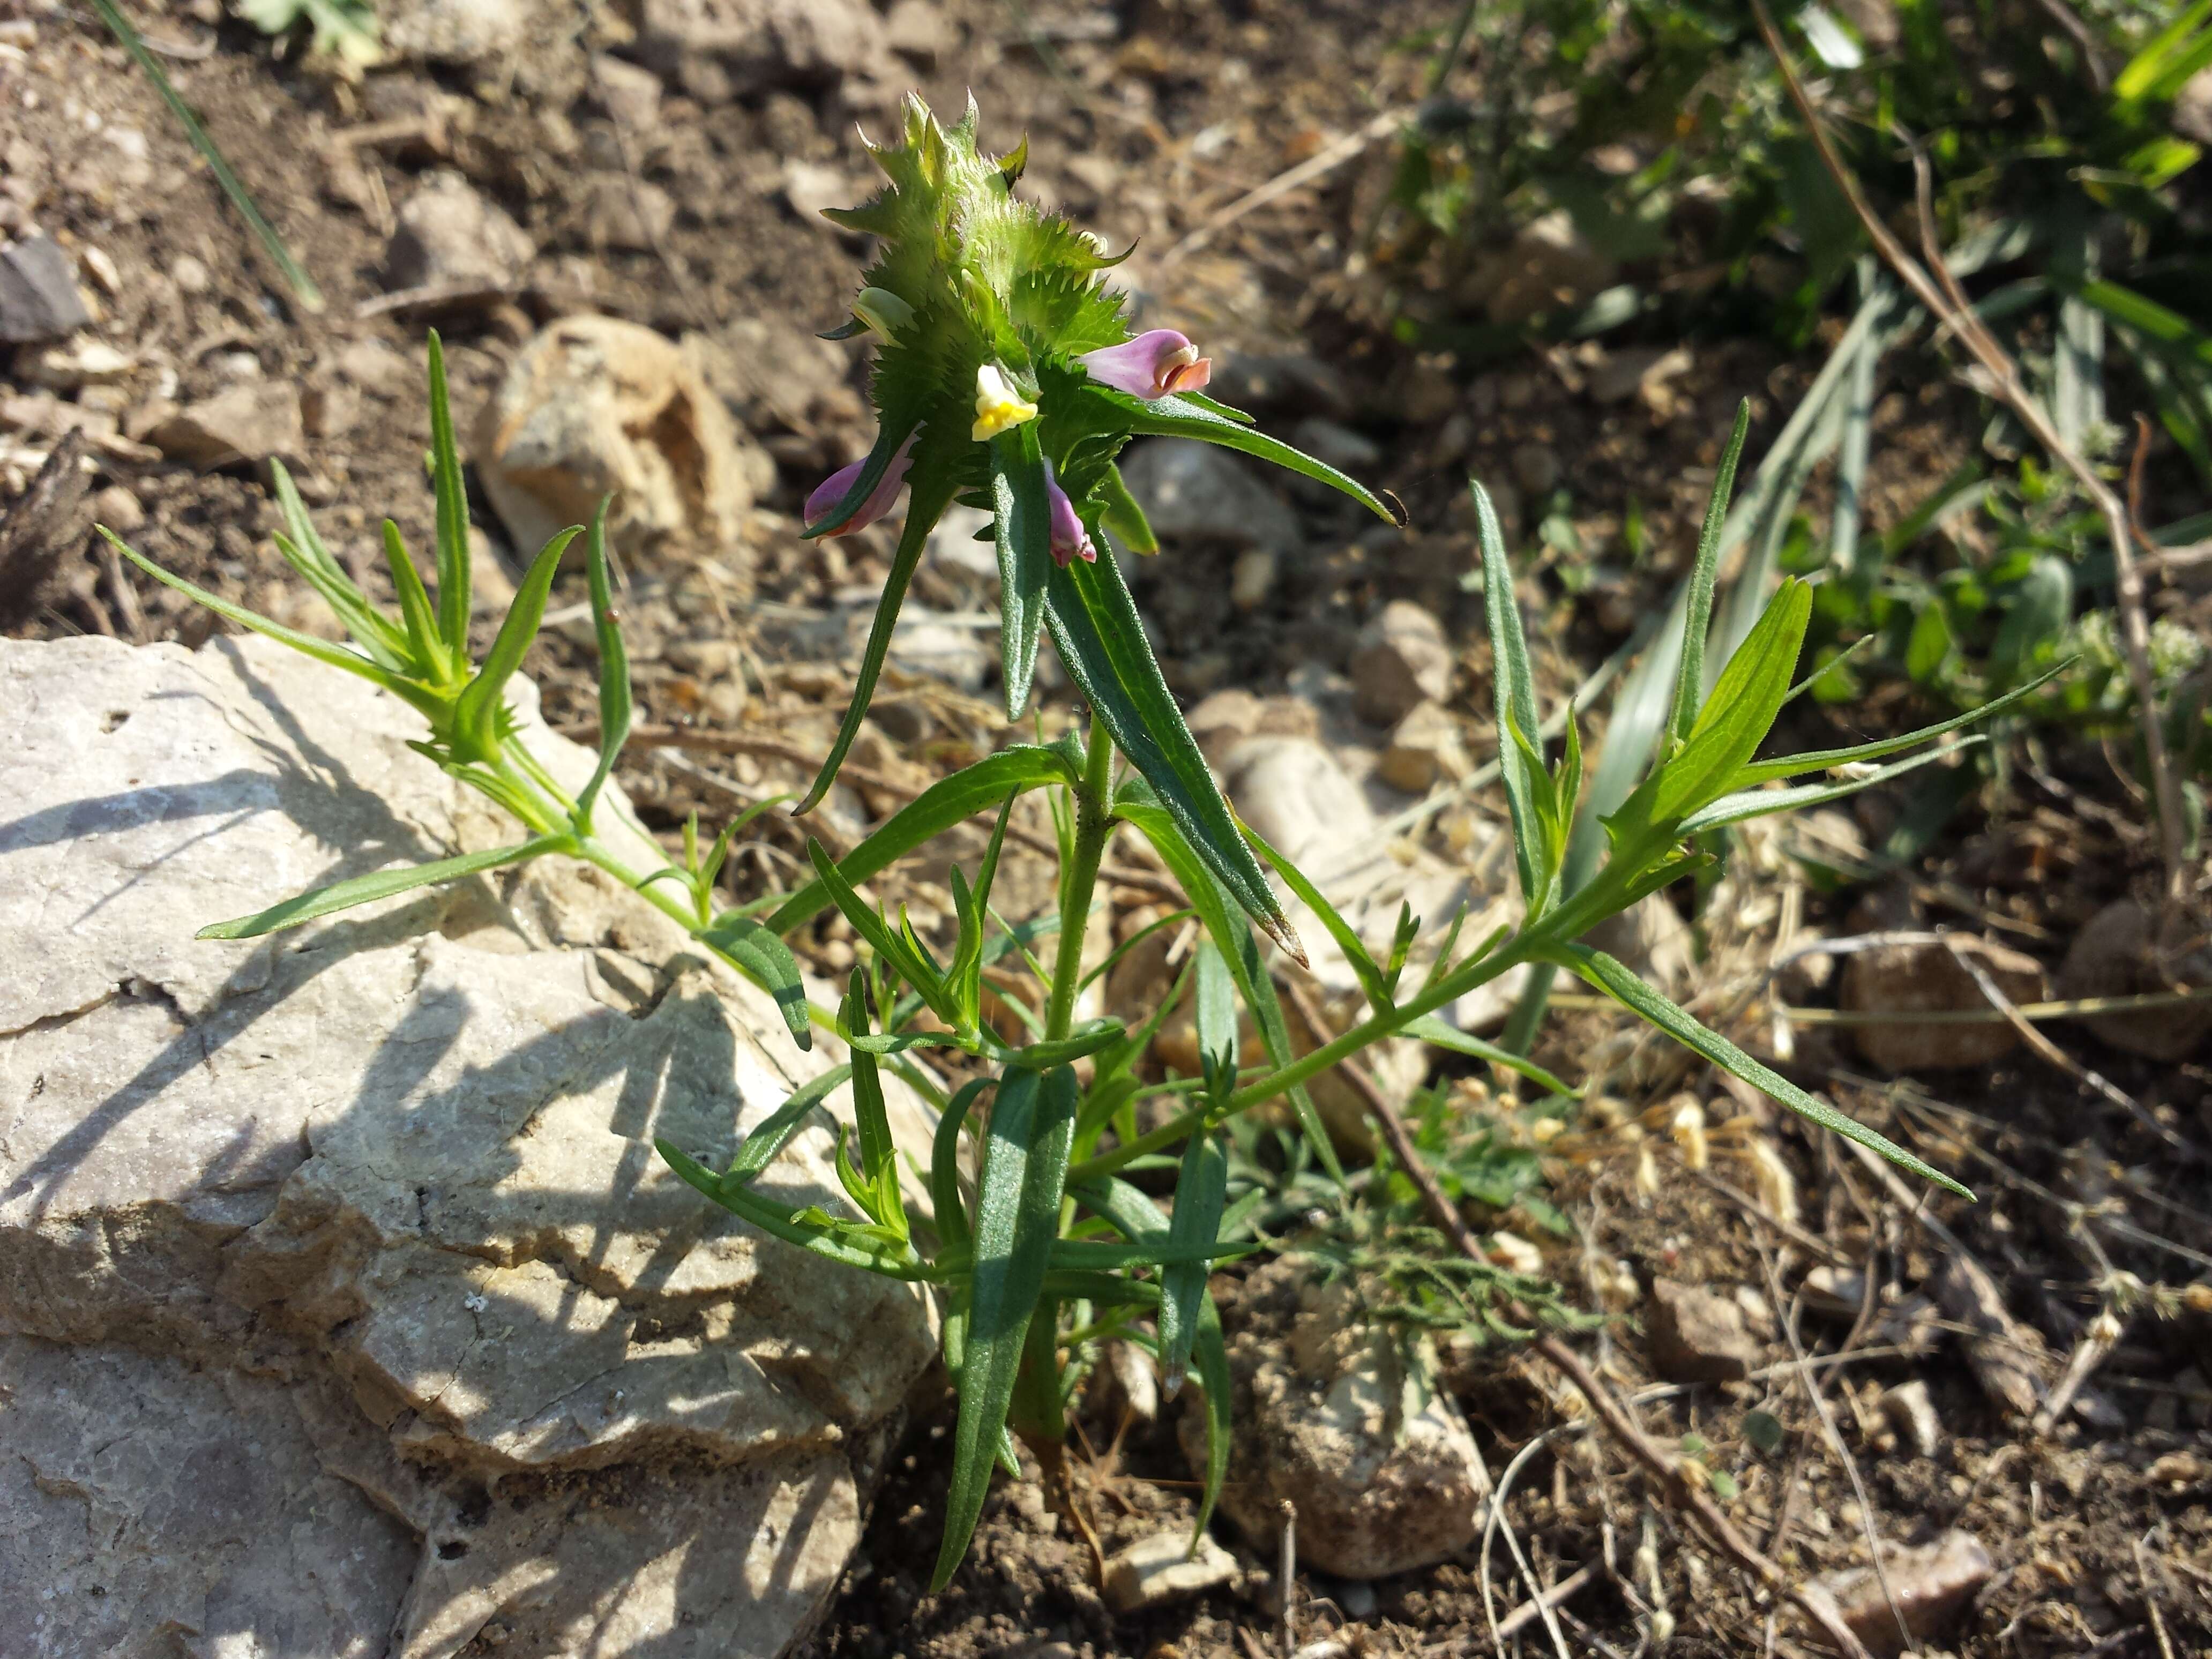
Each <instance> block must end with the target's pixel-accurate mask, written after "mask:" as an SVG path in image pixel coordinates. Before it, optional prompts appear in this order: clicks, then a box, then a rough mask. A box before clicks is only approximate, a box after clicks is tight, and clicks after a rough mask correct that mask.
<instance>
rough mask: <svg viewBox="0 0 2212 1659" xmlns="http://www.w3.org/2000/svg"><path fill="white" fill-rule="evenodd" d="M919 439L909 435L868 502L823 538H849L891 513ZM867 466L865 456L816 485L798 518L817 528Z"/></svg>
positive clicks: (916, 433) (871, 491)
mask: <svg viewBox="0 0 2212 1659" xmlns="http://www.w3.org/2000/svg"><path fill="white" fill-rule="evenodd" d="M920 436H921V434H920V433H919V432H915V433H912V434H909V435H908V438H907V441H905V442H904V443H902V444H901V445H900V446H899V447H898V453H896V455H894V456H892V457H891V464H890V465H889V466H887V467H885V468H884V476H883V477H881V478H879V479H878V480H877V482H876V487H875V488H874V489H872V490H870V491H869V492H868V499H867V500H866V501H862V502H861V503H860V509H859V510H858V511H857V512H855V513H854V514H853V516H852V517H851V518H849V519H848V520H845V522H844V523H842V524H841V525H839V526H837V527H836V529H835V530H829V531H825V532H823V534H824V535H829V536H849V535H851V534H852V533H853V532H854V531H856V530H866V528H867V527H868V526H870V525H872V524H873V523H874V522H875V521H876V520H878V519H880V518H882V517H883V516H884V513H888V512H890V507H891V503H892V502H893V501H896V500H897V499H898V493H899V486H900V485H901V484H902V483H905V482H906V472H907V469H908V467H909V466H912V465H914V453H913V452H914V441H915V438H917V437H920ZM867 465H868V461H867V457H866V456H865V455H864V456H862V457H861V458H860V459H859V460H857V461H854V463H853V464H852V465H849V466H841V467H839V468H838V469H837V470H836V471H835V472H832V473H831V474H830V475H829V477H826V478H824V479H823V481H822V482H821V483H818V484H817V485H816V486H815V487H814V493H813V494H812V495H809V496H808V497H807V498H806V507H805V511H804V512H803V513H801V514H800V516H801V518H802V519H803V520H805V522H806V523H807V524H810V525H812V524H819V523H820V522H821V521H822V520H823V519H826V518H828V517H829V514H830V513H832V512H834V511H835V510H836V506H837V503H838V502H840V501H843V500H844V499H845V494H846V492H847V491H848V490H849V489H852V487H853V486H854V483H857V482H859V479H860V474H861V472H862V471H864V470H865V469H866V466H867Z"/></svg>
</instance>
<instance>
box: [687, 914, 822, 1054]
mask: <svg viewBox="0 0 2212 1659" xmlns="http://www.w3.org/2000/svg"><path fill="white" fill-rule="evenodd" d="M699 939H700V942H701V943H702V944H703V945H711V946H713V947H714V949H715V950H717V951H720V952H721V953H722V955H724V956H726V957H728V958H729V959H730V960H731V961H732V962H734V963H737V965H738V967H739V968H740V969H743V970H744V975H745V977H746V978H748V979H750V980H751V981H753V983H754V984H756V985H757V986H759V987H761V989H762V990H763V991H766V992H767V993H768V994H769V995H770V996H772V997H774V998H775V1009H776V1012H778V1013H780V1014H781V1015H782V1016H783V1023H784V1025H785V1027H786V1028H787V1030H789V1031H790V1032H791V1040H792V1041H793V1042H796V1043H797V1044H798V1045H799V1047H800V1048H812V1047H813V1046H814V1032H813V1030H812V1028H811V1025H810V1024H809V1023H808V1015H807V1012H806V985H805V981H803V980H802V979H801V978H800V977H799V958H798V957H794V956H793V955H792V954H791V947H790V946H789V945H786V944H785V943H784V942H783V940H782V939H780V938H778V937H777V936H776V935H775V933H770V932H769V930H768V929H767V928H766V927H763V926H761V924H760V923H759V922H757V921H754V920H753V919H752V918H751V917H750V916H738V915H720V916H717V917H715V918H714V922H713V923H712V925H710V926H709V927H708V928H707V930H706V931H705V932H704V933H701V934H700V935H699Z"/></svg>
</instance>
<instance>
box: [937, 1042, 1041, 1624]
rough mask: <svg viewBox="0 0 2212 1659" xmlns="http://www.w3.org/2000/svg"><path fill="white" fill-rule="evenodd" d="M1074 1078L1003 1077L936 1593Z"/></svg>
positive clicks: (1026, 1270) (1009, 1347)
mask: <svg viewBox="0 0 2212 1659" xmlns="http://www.w3.org/2000/svg"><path fill="white" fill-rule="evenodd" d="M1076 1092H1077V1091H1076V1086H1075V1074H1074V1073H1073V1072H1070V1071H1068V1070H1066V1068H1064V1067H1063V1068H1060V1069H1059V1070H1055V1071H1051V1072H1045V1073H1036V1072H1015V1073H1010V1074H1009V1075H1008V1076H1006V1078H1004V1079H1001V1081H1000V1085H999V1094H998V1098H997V1100H996V1101H995V1102H994V1104H993V1105H992V1108H991V1121H990V1127H989V1130H988V1132H987V1133H986V1135H985V1136H984V1140H983V1163H982V1169H981V1172H980V1174H979V1176H978V1178H977V1190H976V1194H975V1239H974V1254H975V1268H974V1279H973V1281H972V1283H973V1289H972V1291H971V1292H970V1295H969V1326H968V1340H967V1354H966V1363H965V1364H964V1365H963V1369H962V1374H961V1378H960V1418H959V1423H958V1426H957V1428H956V1429H955V1431H954V1433H953V1450H952V1478H951V1490H950V1491H949V1492H948V1493H947V1494H946V1498H945V1537H944V1542H943V1544H942V1546H941V1547H939V1552H938V1557H937V1570H936V1571H935V1572H934V1573H933V1575H932V1577H931V1580H930V1589H931V1590H932V1592H933V1593H934V1592H935V1591H938V1590H941V1589H944V1588H945V1585H946V1584H947V1583H950V1582H951V1578H952V1573H953V1570H954V1569H955V1568H956V1567H957V1566H958V1565H960V1558H961V1557H962V1556H963V1555H964V1554H966V1553H967V1551H968V1541H969V1538H971V1537H972V1536H973V1535H974V1534H975V1522H976V1521H977V1519H978V1518H979V1517H980V1516H981V1515H982V1512H983V1498H984V1496H985V1494H986V1492H987V1491H988V1490H989V1488H990V1483H991V1468H992V1465H993V1464H994V1462H995V1461H996V1459H997V1455H998V1448H999V1437H1000V1431H1001V1430H1002V1429H1004V1427H1005V1426H1006V1407H1007V1406H1008V1405H1009V1404H1010V1403H1011V1402H1012V1399H1013V1395H1014V1383H1015V1380H1016V1378H1017V1376H1018V1375H1019V1372H1020V1369H1021V1362H1022V1349H1023V1346H1024V1342H1025V1340H1027V1338H1028V1335H1029V1328H1030V1317H1031V1316H1032V1315H1033V1314H1035V1312H1036V1307H1037V1298H1038V1297H1040V1296H1041V1295H1042V1294H1043V1293H1044V1290H1045V1273H1046V1267H1047V1263H1048V1260H1049V1258H1050V1255H1051V1252H1052V1246H1053V1243H1054V1239H1055V1238H1056V1237H1058V1234H1059V1227H1060V1193H1061V1188H1062V1186H1063V1184H1064V1183H1065V1182H1066V1178H1067V1158H1068V1152H1069V1149H1070V1146H1071V1145H1072V1144H1073V1134H1074V1130H1075V1106H1076Z"/></svg>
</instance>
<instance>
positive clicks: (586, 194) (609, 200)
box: [581, 173, 676, 253]
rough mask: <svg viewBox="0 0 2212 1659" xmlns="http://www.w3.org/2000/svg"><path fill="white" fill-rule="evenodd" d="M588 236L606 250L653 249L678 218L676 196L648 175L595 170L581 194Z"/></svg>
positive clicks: (630, 250)
mask: <svg viewBox="0 0 2212 1659" xmlns="http://www.w3.org/2000/svg"><path fill="white" fill-rule="evenodd" d="M581 209H582V213H583V218H584V240H586V241H587V242H589V243H590V244H591V245H592V247H594V248H597V249H599V250H601V251H603V252H604V251H605V250H606V249H608V248H615V249H618V250H622V251H624V252H631V253H649V252H652V251H653V248H654V247H656V246H659V242H660V240H661V238H663V237H665V235H667V234H668V230H669V227H670V226H671V225H673V224H674V223H675V222H676V202H675V198H674V197H671V196H670V195H669V193H668V192H667V191H665V190H663V189H661V187H660V186H659V185H656V184H654V183H653V181H652V180H651V179H631V178H630V177H629V175H627V174H626V173H592V174H591V175H590V176H589V177H587V178H586V179H585V180H584V186H583V191H582V197H581Z"/></svg>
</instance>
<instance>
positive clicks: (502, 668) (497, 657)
mask: <svg viewBox="0 0 2212 1659" xmlns="http://www.w3.org/2000/svg"><path fill="white" fill-rule="evenodd" d="M576 533H577V527H576V526H570V527H569V528H568V529H566V530H563V531H562V532H560V533H559V534H558V535H556V536H555V537H554V538H553V539H552V540H551V541H550V542H548V543H546V544H545V545H544V547H542V548H540V549H539V550H538V556H537V557H536V558H535V559H533V560H532V561H531V564H530V568H529V569H528V570H527V571H526V572H525V573H524V574H523V578H522V580H521V581H520V582H519V583H518V584H516V586H515V590H514V603H513V605H509V606H508V607H507V619H506V620H505V621H504V622H502V623H500V625H499V633H498V635H496V636H495V638H494V639H493V641H492V642H491V649H490V650H489V651H487V652H485V653H484V659H483V667H482V668H480V669H478V670H477V674H476V678H474V679H471V681H470V682H469V683H468V684H466V685H465V686H463V687H462V688H461V695H460V696H459V697H458V698H456V699H455V700H454V703H453V730H454V732H455V735H456V736H457V737H459V738H463V739H464V740H465V741H467V742H469V743H471V744H474V745H475V750H476V752H475V753H473V754H464V756H463V758H464V759H467V760H488V759H489V758H490V757H491V755H492V753H493V752H494V750H496V749H497V747H498V745H499V715H500V710H501V707H502V706H503V696H502V694H503V693H504V692H505V691H506V690H507V681H508V680H509V679H511V678H513V675H514V671H515V670H516V669H518V668H520V667H521V666H522V659H523V655H524V653H526V652H527V651H528V650H529V649H530V642H531V641H532V640H534V639H536V638H537V637H538V623H540V622H542V621H543V620H544V617H545V600H546V598H547V596H548V595H549V594H550V593H551V592H552V591H553V575H554V573H555V572H556V570H558V569H559V568H561V556H562V554H563V553H565V552H567V551H568V544H569V543H570V542H572V541H574V540H575V538H576Z"/></svg>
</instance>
